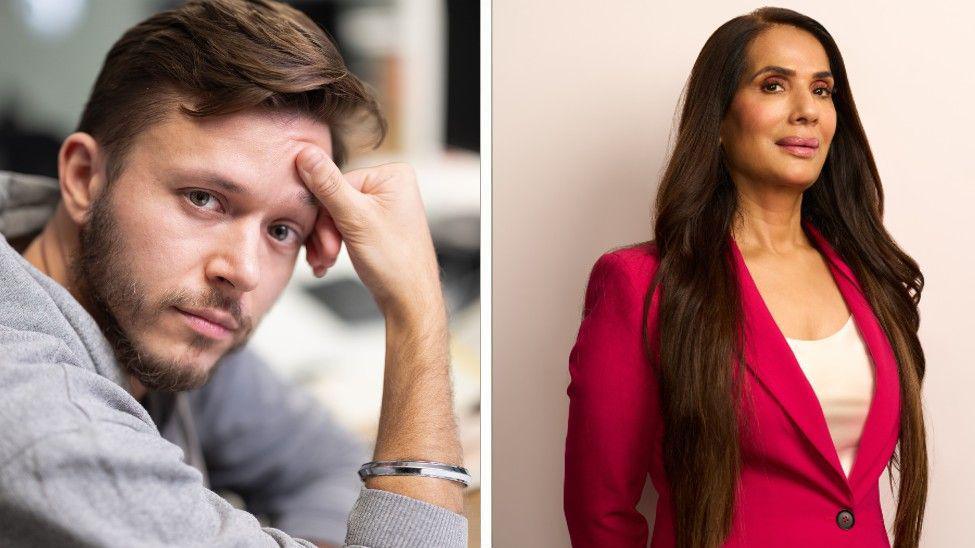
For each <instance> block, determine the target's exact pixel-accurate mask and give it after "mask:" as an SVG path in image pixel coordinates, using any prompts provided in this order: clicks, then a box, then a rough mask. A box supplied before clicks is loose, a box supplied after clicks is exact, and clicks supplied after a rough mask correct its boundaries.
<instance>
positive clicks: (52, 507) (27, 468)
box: [0, 172, 467, 548]
mask: <svg viewBox="0 0 975 548" xmlns="http://www.w3.org/2000/svg"><path fill="white" fill-rule="evenodd" d="M58 199H59V192H58V184H57V181H55V180H53V179H49V178H45V177H37V176H28V175H21V174H14V173H10V172H0V546H125V547H130V546H218V547H219V546H306V547H310V546H313V545H312V544H311V543H310V542H308V541H306V540H301V539H298V538H293V537H292V536H290V535H289V534H288V533H285V532H284V531H283V530H282V529H286V530H288V531H289V533H291V534H296V533H297V534H307V535H311V536H319V535H325V534H326V533H328V532H334V531H335V530H336V529H337V527H339V525H337V524H336V520H337V517H336V510H335V509H336V507H341V505H342V504H344V503H345V502H347V501H352V500H353V499H354V505H353V507H352V509H351V513H349V514H348V519H347V521H346V522H345V524H346V526H347V534H346V537H345V542H346V545H347V546H367V547H372V548H385V547H391V548H392V547H412V546H424V547H426V546H430V547H461V546H466V545H467V520H466V519H465V518H464V517H463V516H460V515H458V514H455V513H453V512H450V511H449V510H446V509H444V508H440V507H438V506H435V505H432V504H427V503H425V502H422V501H419V500H415V499H412V498H410V497H406V496H402V495H398V494H395V493H390V492H387V491H381V490H375V489H366V488H364V487H359V486H357V485H356V484H355V483H354V481H350V480H349V479H347V478H345V477H344V475H342V474H340V473H338V472H335V471H334V470H348V466H349V464H350V463H352V462H354V460H355V459H358V458H361V457H360V455H361V448H360V447H359V446H358V445H357V444H356V443H355V442H354V440H352V438H351V437H350V436H348V435H347V433H345V432H343V431H342V430H341V428H339V427H338V426H337V425H336V424H334V423H333V422H332V421H331V419H330V417H329V416H328V415H327V413H325V411H324V410H323V409H322V408H321V407H320V406H317V405H315V404H314V402H312V401H311V400H312V399H311V397H310V396H309V395H308V394H306V393H302V392H301V391H298V390H295V389H293V388H292V387H289V386H287V385H286V384H284V383H282V382H281V381H280V380H278V379H277V378H276V377H275V376H274V375H272V374H271V373H270V371H269V370H268V369H267V367H266V364H264V363H263V362H262V361H260V359H259V358H258V357H257V356H256V355H255V354H253V353H252V352H250V351H248V350H246V349H244V350H242V351H239V352H236V353H234V354H232V355H228V356H226V357H225V358H224V360H228V361H229V362H232V363H224V364H221V366H220V367H219V368H218V369H217V372H216V373H215V374H214V376H213V378H211V380H210V382H209V383H208V384H207V385H206V386H204V387H202V388H200V389H197V390H194V391H189V392H186V393H178V394H175V395H166V394H150V397H148V398H147V399H146V403H145V405H144V404H142V403H140V402H139V401H137V400H136V399H135V398H134V397H132V395H131V394H129V392H128V391H127V390H126V389H125V388H124V387H123V374H122V371H121V370H120V368H119V366H118V364H117V362H116V361H115V358H114V354H113V352H112V349H111V347H110V345H109V343H108V341H107V340H106V339H105V337H104V336H103V335H102V333H101V331H100V330H99V328H98V326H97V324H96V323H95V321H94V319H93V318H92V317H91V316H90V315H89V314H88V313H87V312H86V311H85V310H84V308H82V307H81V305H80V304H79V303H78V302H77V301H76V300H75V299H74V298H73V297H72V296H71V294H70V293H69V292H68V291H67V290H66V289H65V288H63V287H62V286H61V285H59V284H57V283H56V282H54V281H53V280H52V279H50V278H49V277H47V276H45V275H44V274H42V273H41V272H40V271H39V270H37V269H36V268H34V267H33V266H32V265H31V264H30V263H28V262H27V261H26V260H25V259H24V258H23V257H22V256H21V255H20V252H22V251H23V249H24V248H25V247H26V245H27V243H29V241H30V240H31V239H32V238H33V237H34V236H35V235H36V234H37V232H38V231H39V230H40V228H41V227H42V226H43V224H44V223H45V222H46V221H47V219H48V218H49V217H50V215H51V214H52V213H53V211H54V208H55V206H56V204H57V201H58ZM241 402H243V403H244V405H242V404H241ZM323 460H325V461H328V464H324V465H323V464H322V461H323ZM330 470H333V471H330ZM356 481H357V480H356ZM211 487H224V488H227V489H233V490H235V491H242V492H243V495H244V499H245V502H250V501H249V500H248V499H252V500H253V501H254V506H256V507H258V509H260V510H262V511H263V513H262V516H264V517H267V518H268V519H267V520H266V521H270V522H271V523H272V524H273V525H277V526H279V527H281V528H277V527H272V526H268V525H264V524H262V523H261V521H259V520H258V518H257V517H255V516H254V515H253V514H251V513H248V512H246V511H244V510H241V509H238V508H235V507H234V506H233V505H231V504H230V503H229V502H227V501H226V500H225V499H224V498H223V497H221V496H220V495H219V494H217V493H216V492H215V491H213V490H211V489H210V488H211ZM356 491H357V492H356ZM356 497H357V498H356ZM344 501H345V502H344ZM261 505H263V506H261ZM250 506H251V505H250V504H248V507H250Z"/></svg>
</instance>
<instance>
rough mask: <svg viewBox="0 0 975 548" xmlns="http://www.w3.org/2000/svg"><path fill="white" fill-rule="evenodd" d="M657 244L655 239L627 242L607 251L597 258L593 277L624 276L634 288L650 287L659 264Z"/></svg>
mask: <svg viewBox="0 0 975 548" xmlns="http://www.w3.org/2000/svg"><path fill="white" fill-rule="evenodd" d="M659 262H660V261H659V257H658V255H657V245H656V243H655V242H654V241H653V240H648V241H644V242H638V243H632V244H626V245H622V246H618V247H614V248H612V249H609V250H607V251H605V252H604V253H603V254H602V255H600V256H599V258H598V259H597V260H596V263H595V265H593V269H592V274H591V277H592V278H603V279H605V278H616V277H622V278H626V279H627V280H628V281H629V285H631V286H632V287H633V288H634V289H639V290H641V291H642V290H645V289H646V288H647V287H649V284H650V281H651V280H652V279H653V276H654V274H655V273H656V271H657V266H658V264H659Z"/></svg>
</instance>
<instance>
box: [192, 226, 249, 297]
mask: <svg viewBox="0 0 975 548" xmlns="http://www.w3.org/2000/svg"><path fill="white" fill-rule="evenodd" d="M213 249H214V252H213V254H212V255H211V257H210V260H209V261H207V266H206V276H207V279H208V280H210V281H212V282H214V283H216V284H218V285H219V284H229V285H230V286H231V287H233V288H234V289H236V290H237V291H241V292H246V291H251V290H253V289H254V288H255V287H257V284H258V282H259V281H260V259H261V232H260V229H259V228H258V227H255V226H253V225H244V224H243V223H241V226H235V227H233V228H231V229H229V230H227V232H226V233H225V234H222V235H221V237H220V240H219V242H216V244H215V247H214V248H213Z"/></svg>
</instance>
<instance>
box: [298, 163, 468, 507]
mask: <svg viewBox="0 0 975 548" xmlns="http://www.w3.org/2000/svg"><path fill="white" fill-rule="evenodd" d="M296 163H297V165H298V172H299V173H300V174H301V176H302V178H303V179H304V181H305V185H306V186H307V187H308V188H309V190H311V192H312V193H313V194H315V196H316V197H318V199H319V200H321V202H322V205H323V208H324V210H323V211H322V212H321V213H320V214H319V222H317V223H316V234H317V236H316V238H317V243H315V245H314V246H313V247H315V246H320V247H319V248H318V249H317V250H316V251H314V252H312V256H311V257H310V258H309V262H313V267H314V268H315V269H316V273H319V272H320V271H321V269H322V268H326V267H327V266H331V265H330V264H328V263H329V261H332V262H334V259H330V258H329V255H328V254H329V253H331V252H332V251H334V253H335V255H337V254H338V249H339V246H340V245H341V242H342V241H344V242H345V243H346V245H347V246H348V250H349V258H350V259H351V260H352V265H353V266H354V267H355V270H356V273H358V274H359V278H360V279H362V282H363V283H364V284H365V285H366V287H367V288H368V289H369V291H370V292H371V293H372V295H373V297H375V299H376V302H377V304H378V305H379V308H380V310H381V311H382V313H383V316H384V317H385V319H386V367H385V373H384V376H383V398H382V409H381V410H380V416H379V432H378V434H377V436H376V446H375V450H374V452H373V458H374V460H432V461H439V462H445V463H448V464H454V465H462V462H461V461H462V451H461V447H460V439H459V436H458V435H457V422H456V417H455V416H454V410H453V389H452V387H451V384H450V348H449V344H448V343H449V341H448V339H449V331H448V328H447V311H446V306H445V304H444V299H443V293H442V292H441V288H440V271H439V268H438V265H437V256H436V253H435V252H434V249H433V239H432V238H431V237H430V228H429V226H427V219H426V213H425V212H424V209H423V201H422V200H421V199H420V191H419V188H418V187H417V184H416V176H415V175H414V174H413V170H412V168H410V167H409V166H407V165H405V164H387V165H383V166H378V167H371V168H366V169H359V170H355V171H350V172H349V173H346V174H344V175H343V174H342V172H340V171H339V169H338V167H337V166H336V165H335V163H334V162H332V160H331V159H330V158H329V157H328V156H327V155H325V154H324V152H323V151H322V150H321V149H318V148H316V147H314V146H309V147H308V148H306V149H304V150H302V151H301V152H300V153H299V154H298V157H297V159H296ZM323 218H324V219H325V220H323ZM336 232H337V233H338V234H335V233H336ZM337 238H341V239H340V240H338V241H336V239H337ZM335 255H332V256H331V257H333V258H334V256H335ZM366 487H368V488H370V489H383V490H385V491H390V492H393V493H399V494H401V495H406V496H409V497H412V498H415V499H419V500H422V501H425V502H428V503H430V504H435V505H437V506H441V507H443V508H447V509H448V510H452V511H454V512H456V513H458V514H463V511H464V502H463V489H462V488H461V486H460V485H459V484H457V483H454V482H451V481H448V480H443V479H438V478H424V477H408V476H385V477H373V478H369V479H368V480H367V481H366Z"/></svg>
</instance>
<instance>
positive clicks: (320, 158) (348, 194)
mask: <svg viewBox="0 0 975 548" xmlns="http://www.w3.org/2000/svg"><path fill="white" fill-rule="evenodd" d="M296 163H297V164H298V173H299V174H300V175H301V177H302V179H303V180H304V181H305V185H306V186H307V187H308V189H309V190H311V191H312V194H314V195H315V197H316V198H318V199H319V200H320V201H321V202H322V205H324V206H325V207H326V208H327V209H328V212H329V214H330V215H331V216H332V218H333V219H338V220H339V221H340V222H341V220H342V219H345V218H348V217H349V216H350V214H351V213H352V211H353V208H355V207H356V203H355V199H356V196H355V194H356V191H355V188H353V187H352V186H351V185H350V184H349V182H348V181H346V180H345V177H344V176H343V175H342V172H341V171H340V170H339V168H338V166H336V165H335V162H333V161H332V159H331V158H329V157H328V155H327V154H325V152H324V151H323V150H322V149H320V148H318V147H316V146H309V147H306V148H305V149H303V150H302V151H301V152H299V153H298V158H297V160H296Z"/></svg>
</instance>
